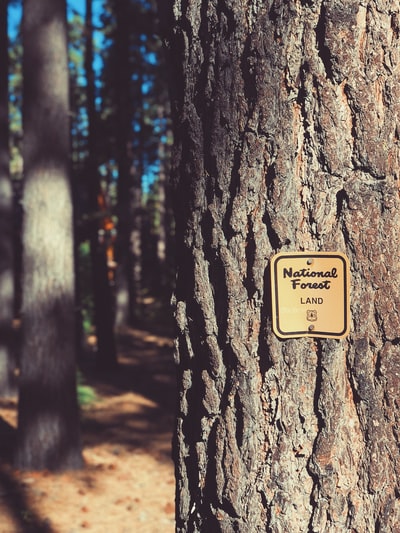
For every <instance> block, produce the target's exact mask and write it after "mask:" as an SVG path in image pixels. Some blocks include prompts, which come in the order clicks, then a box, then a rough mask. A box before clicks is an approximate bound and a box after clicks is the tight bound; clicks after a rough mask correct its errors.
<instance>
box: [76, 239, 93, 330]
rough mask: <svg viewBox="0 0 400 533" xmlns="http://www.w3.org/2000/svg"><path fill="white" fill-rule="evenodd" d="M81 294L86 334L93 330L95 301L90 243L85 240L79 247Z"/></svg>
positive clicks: (83, 324)
mask: <svg viewBox="0 0 400 533" xmlns="http://www.w3.org/2000/svg"><path fill="white" fill-rule="evenodd" d="M78 271H79V296H80V305H81V316H82V328H83V333H84V335H85V336H87V335H90V334H91V333H92V332H93V327H94V326H93V324H94V301H93V291H92V279H91V272H92V267H91V260H90V243H89V241H84V242H82V243H80V245H79V248H78Z"/></svg>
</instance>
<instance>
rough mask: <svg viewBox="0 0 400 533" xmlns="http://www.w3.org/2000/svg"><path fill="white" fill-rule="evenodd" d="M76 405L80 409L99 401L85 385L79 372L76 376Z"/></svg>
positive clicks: (91, 389)
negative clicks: (77, 404)
mask: <svg viewBox="0 0 400 533" xmlns="http://www.w3.org/2000/svg"><path fill="white" fill-rule="evenodd" d="M77 395H78V403H79V405H80V406H81V407H87V406H89V405H91V404H93V403H96V402H98V401H99V397H98V396H97V393H96V391H95V389H94V388H93V387H91V386H90V385H86V384H85V382H84V379H83V376H82V374H81V372H78V376H77Z"/></svg>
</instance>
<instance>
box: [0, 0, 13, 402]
mask: <svg viewBox="0 0 400 533" xmlns="http://www.w3.org/2000/svg"><path fill="white" fill-rule="evenodd" d="M7 8H8V2H6V1H4V0H3V1H1V2H0V69H1V71H0V394H1V395H7V394H10V393H12V392H15V384H14V383H13V382H14V374H13V370H14V367H15V357H14V349H13V329H12V320H13V314H14V274H13V256H14V253H13V247H14V246H13V237H14V235H13V194H12V186H11V180H10V168H9V162H10V154H9V127H8V122H9V119H8V63H9V62H8V32H7V20H8V17H7Z"/></svg>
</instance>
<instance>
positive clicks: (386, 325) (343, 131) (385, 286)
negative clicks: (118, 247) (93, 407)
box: [161, 0, 400, 533]
mask: <svg viewBox="0 0 400 533" xmlns="http://www.w3.org/2000/svg"><path fill="white" fill-rule="evenodd" d="M161 4H163V5H162V6H161V7H162V8H163V9H164V10H165V13H164V15H163V20H164V21H165V22H166V30H165V31H166V32H167V33H166V36H165V37H166V46H167V51H168V57H169V62H170V65H169V68H170V72H171V78H172V80H171V88H172V107H173V114H174V125H175V126H174V129H175V131H174V135H175V149H174V169H173V184H174V188H175V203H176V219H177V240H178V279H177V289H176V320H177V325H178V330H179V335H178V339H177V352H176V357H177V364H178V371H179V376H180V379H179V407H178V417H177V425H176V435H175V445H174V453H175V460H176V475H177V531H178V532H200V531H201V532H205V531H212V532H213V533H214V532H218V531H221V532H233V531H235V532H246V533H248V532H252V533H253V532H257V531H259V532H261V531H270V532H282V533H286V532H289V531H290V533H296V532H298V533H304V532H305V531H312V532H325V533H326V532H332V533H333V532H341V533H342V532H354V531H358V532H363V533H364V532H372V531H380V532H385V533H386V532H397V531H399V530H400V503H399V499H398V494H399V488H400V487H399V474H400V471H399V469H400V466H399V465H400V457H399V439H400V437H399V431H398V426H399V418H400V411H399V405H398V390H399V385H400V380H399V375H400V352H399V346H398V345H399V342H400V315H399V312H398V309H399V307H400V249H399V248H400V239H399V235H398V228H399V226H400V198H399V138H400V129H399V112H400V103H399V102H400V98H399V97H400V89H399V88H400V68H399V67H400V54H399V52H400V46H399V44H400V41H399V37H400V8H399V5H398V4H397V3H392V2H387V1H386V0H376V1H375V2H373V3H368V6H367V7H366V4H365V3H363V2H361V1H359V0H357V1H355V0H351V1H349V2H346V3H343V2H336V1H331V2H327V1H322V0H315V1H305V0H304V1H300V0H297V1H295V0H290V1H286V2H284V1H282V0H273V1H272V0H266V1H265V2H256V1H251V2H242V1H240V0H230V1H228V0H219V1H217V0H209V1H208V2H181V1H178V0H176V1H175V2H171V3H170V4H169V7H170V10H169V11H168V10H167V7H166V3H164V2H161ZM172 4H173V6H172ZM168 26H170V27H171V28H172V31H169V30H168ZM303 250H308V251H319V250H326V251H341V252H344V253H346V254H347V256H348V257H349V260H350V264H351V271H352V283H351V309H352V322H351V333H350V335H349V336H348V337H347V338H345V339H343V340H332V339H315V338H296V339H288V340H280V339H278V338H277V337H276V336H275V335H274V334H273V333H272V331H271V303H270V284H269V271H268V265H269V260H270V258H271V257H272V256H273V255H274V254H275V253H276V252H278V251H303Z"/></svg>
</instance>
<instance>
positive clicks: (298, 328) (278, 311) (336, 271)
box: [271, 252, 350, 339]
mask: <svg viewBox="0 0 400 533" xmlns="http://www.w3.org/2000/svg"><path fill="white" fill-rule="evenodd" d="M271 284H272V291H271V292H272V329H273V331H274V333H275V334H276V335H277V336H278V337H281V338H293V337H323V338H336V339H339V338H342V337H345V336H346V335H348V333H349V328H350V268H349V260H348V259H347V257H346V256H345V255H344V254H342V253H341V252H310V253H307V252H285V253H279V254H277V255H275V256H274V257H273V258H272V260H271Z"/></svg>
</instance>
